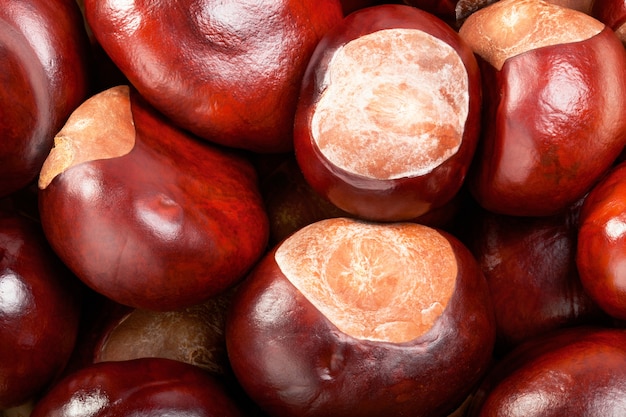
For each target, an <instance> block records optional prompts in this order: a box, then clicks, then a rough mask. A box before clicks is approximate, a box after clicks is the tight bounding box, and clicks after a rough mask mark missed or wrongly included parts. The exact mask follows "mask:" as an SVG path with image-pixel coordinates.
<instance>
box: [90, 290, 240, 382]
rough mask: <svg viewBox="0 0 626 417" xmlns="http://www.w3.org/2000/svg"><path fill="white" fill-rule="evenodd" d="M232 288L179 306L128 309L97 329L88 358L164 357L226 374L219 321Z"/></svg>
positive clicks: (219, 375)
mask: <svg viewBox="0 0 626 417" xmlns="http://www.w3.org/2000/svg"><path fill="white" fill-rule="evenodd" d="M233 292H234V288H233V289H230V290H229V291H225V292H224V293H222V294H218V295H216V296H214V297H211V298H210V299H209V300H207V301H205V302H203V303H201V304H196V305H193V306H191V307H187V308H185V309H181V310H175V311H150V310H142V309H131V310H130V311H128V312H127V313H126V314H123V315H122V316H121V317H117V318H115V319H114V320H111V321H110V323H109V324H108V325H107V326H106V327H105V329H104V330H103V331H102V332H101V334H100V335H99V337H98V340H97V342H96V344H95V348H94V351H93V361H94V362H105V361H122V360H129V359H138V358H144V357H159V358H169V359H174V360H178V361H180V362H186V363H189V364H191V365H195V366H197V367H199V368H202V369H204V370H206V371H207V372H210V373H212V374H214V375H216V376H218V377H221V378H224V377H226V378H231V372H230V365H229V363H228V358H227V356H226V343H225V340H224V326H225V320H226V311H227V310H228V306H229V304H230V300H231V298H232V294H233Z"/></svg>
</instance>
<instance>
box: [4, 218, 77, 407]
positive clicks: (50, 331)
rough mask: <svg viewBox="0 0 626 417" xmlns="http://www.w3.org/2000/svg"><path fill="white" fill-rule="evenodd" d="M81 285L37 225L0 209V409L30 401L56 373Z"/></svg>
mask: <svg viewBox="0 0 626 417" xmlns="http://www.w3.org/2000/svg"><path fill="white" fill-rule="evenodd" d="M81 289H82V286H80V281H79V280H78V279H77V278H76V277H74V276H73V275H72V274H71V272H70V271H69V270H68V269H67V267H66V266H65V265H63V263H62V262H61V260H60V259H59V258H58V257H57V256H56V254H55V253H54V252H53V250H52V248H51V247H50V245H49V244H48V242H47V241H46V239H45V236H44V233H43V230H41V226H40V225H39V223H37V222H36V221H34V220H32V219H30V218H27V217H24V216H22V215H21V214H17V213H16V212H13V211H9V210H5V209H1V210H0V410H4V409H7V408H10V407H15V406H18V405H21V404H23V403H26V402H27V401H29V400H34V399H35V398H36V397H37V396H38V395H39V394H41V392H42V391H44V390H45V389H46V388H48V386H49V385H50V384H51V383H52V382H53V381H54V380H55V379H56V378H57V377H58V376H59V375H60V374H61V372H62V371H63V369H64V367H65V366H66V364H67V362H68V361H69V358H70V355H71V353H72V351H73V349H74V344H75V341H76V339H77V334H78V329H79V321H80V316H81V303H80V291H81Z"/></svg>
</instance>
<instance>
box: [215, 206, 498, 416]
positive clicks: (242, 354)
mask: <svg viewBox="0 0 626 417" xmlns="http://www.w3.org/2000/svg"><path fill="white" fill-rule="evenodd" d="M494 337H495V324H494V318H493V310H492V307H491V300H490V297H489V291H488V288H487V285H486V282H485V278H484V276H483V275H482V272H481V270H480V268H479V267H478V264H477V263H476V261H475V259H474V258H473V256H472V255H471V253H470V252H469V250H468V249H467V248H465V247H464V246H463V245H462V244H461V243H460V241H458V240H457V239H455V238H454V237H452V236H451V235H449V234H446V233H445V232H440V231H437V230H436V229H433V228H429V227H426V226H423V225H419V224H416V223H392V224H390V223H373V222H365V221H359V220H355V219H350V218H333V219H327V220H322V221H319V222H316V223H313V224H311V225H309V226H306V227H304V228H302V229H300V230H299V231H298V232H296V233H294V234H293V235H291V236H290V237H288V238H287V239H286V240H285V241H283V242H282V243H281V244H279V245H277V246H276V247H275V248H274V249H273V250H272V251H271V252H270V253H268V254H267V255H266V256H265V257H264V258H263V260H262V261H261V262H260V263H259V264H258V265H257V267H256V268H255V269H254V270H253V272H252V273H251V274H250V275H249V276H248V277H247V278H246V280H244V281H243V282H242V284H241V286H240V287H239V289H238V291H237V293H236V294H235V298H234V300H233V303H232V304H231V307H230V310H229V312H228V316H227V322H226V348H227V352H228V356H229V359H230V362H231V366H232V368H233V371H234V372H235V375H236V377H237V379H238V380H239V382H240V383H241V386H242V387H243V388H244V390H245V391H246V392H247V393H248V395H249V396H250V397H251V398H252V400H254V401H255V402H256V403H257V404H258V405H259V407H261V408H262V409H264V410H265V412H267V413H268V414H269V415H272V416H282V417H287V416H294V417H295V416H298V417H303V416H307V417H311V416H325V417H339V416H341V417H363V416H381V415H398V416H400V415H411V416H416V417H417V416H429V417H435V416H446V415H448V414H449V413H450V412H452V411H453V410H455V409H456V408H457V407H459V406H460V404H461V403H462V402H463V401H464V400H465V398H466V397H467V395H468V394H469V392H470V391H471V389H472V388H473V387H474V384H475V383H476V382H477V381H478V379H479V378H480V377H481V376H482V374H483V372H485V371H486V369H487V364H488V363H489V362H490V360H491V353H492V348H493V344H494Z"/></svg>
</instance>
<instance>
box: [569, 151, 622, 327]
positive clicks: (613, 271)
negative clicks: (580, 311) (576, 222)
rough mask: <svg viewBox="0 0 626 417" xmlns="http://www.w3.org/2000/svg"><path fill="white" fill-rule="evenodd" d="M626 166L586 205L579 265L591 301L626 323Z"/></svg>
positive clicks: (611, 175) (614, 171)
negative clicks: (624, 282) (625, 282)
mask: <svg viewBox="0 0 626 417" xmlns="http://www.w3.org/2000/svg"><path fill="white" fill-rule="evenodd" d="M625 225H626V163H624V162H622V163H620V164H619V165H617V166H615V167H614V168H613V169H612V170H611V171H610V172H609V173H608V175H607V176H606V177H604V178H603V179H602V180H601V181H600V182H599V183H598V184H596V185H595V186H594V188H593V189H592V190H591V192H589V195H588V196H587V197H586V198H585V200H584V202H583V207H582V210H581V215H580V228H579V230H578V245H577V253H576V264H577V266H578V271H579V273H580V279H581V282H582V284H583V286H584V287H585V289H586V290H587V292H588V293H589V294H590V295H591V297H592V298H593V299H594V300H595V301H596V302H597V303H598V305H600V307H602V309H603V310H604V311H606V312H607V313H608V314H609V315H611V316H612V317H614V318H616V319H618V320H626V299H625V297H626V289H625V288H624V284H623V280H624V278H625V277H626V271H625V270H624V268H623V266H624V261H625V260H626V252H625V249H626V227H624V226H625Z"/></svg>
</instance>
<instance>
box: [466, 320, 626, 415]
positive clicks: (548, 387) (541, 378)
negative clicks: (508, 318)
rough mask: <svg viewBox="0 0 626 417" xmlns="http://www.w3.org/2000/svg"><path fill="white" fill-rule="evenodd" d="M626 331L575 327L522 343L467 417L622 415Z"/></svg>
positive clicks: (492, 376)
mask: <svg viewBox="0 0 626 417" xmlns="http://www.w3.org/2000/svg"><path fill="white" fill-rule="evenodd" d="M624 346H626V331H625V330H623V329H615V328H602V327H574V328H570V329H562V330H560V331H556V332H553V333H549V334H546V335H544V336H542V337H539V338H537V339H533V340H530V341H527V342H526V343H523V344H522V345H519V346H518V347H516V348H515V349H514V350H513V351H512V352H510V353H509V354H508V355H507V356H506V357H505V358H504V359H502V360H501V361H499V362H497V363H496V364H495V365H494V367H493V368H492V369H491V371H490V372H489V373H488V374H487V375H486V377H485V379H484V380H483V382H482V383H481V386H480V387H479V388H478V390H477V391H476V392H475V394H474V396H473V398H472V401H471V403H470V404H469V406H468V411H467V414H466V417H488V416H506V417H560V416H568V415H571V416H585V417H606V416H621V415H624V411H625V410H626V404H625V403H624V398H626V349H625V348H624Z"/></svg>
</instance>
